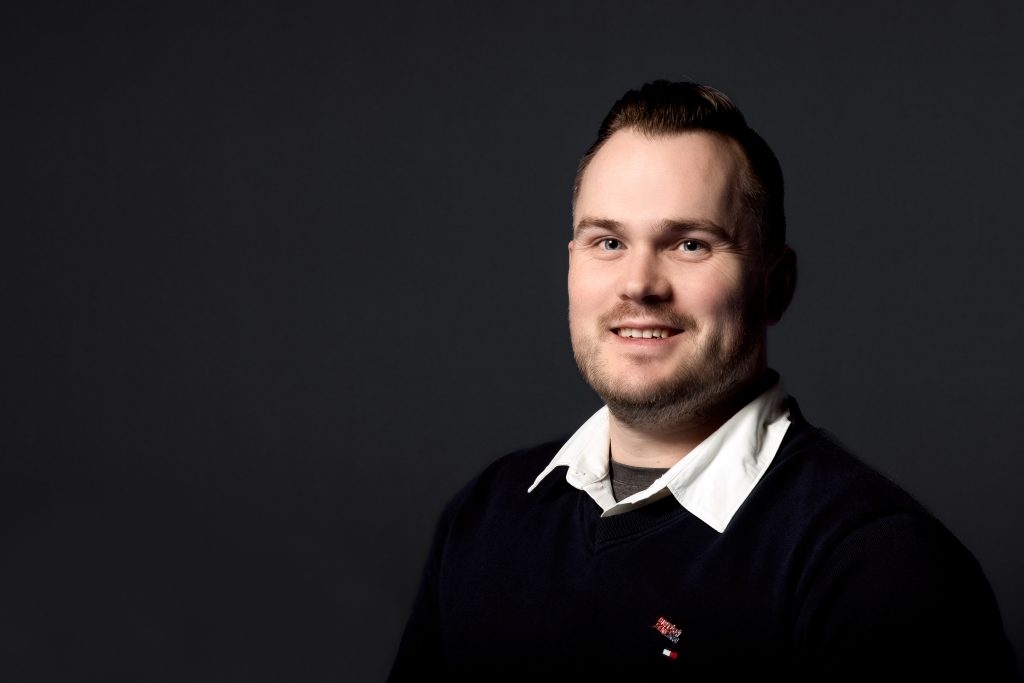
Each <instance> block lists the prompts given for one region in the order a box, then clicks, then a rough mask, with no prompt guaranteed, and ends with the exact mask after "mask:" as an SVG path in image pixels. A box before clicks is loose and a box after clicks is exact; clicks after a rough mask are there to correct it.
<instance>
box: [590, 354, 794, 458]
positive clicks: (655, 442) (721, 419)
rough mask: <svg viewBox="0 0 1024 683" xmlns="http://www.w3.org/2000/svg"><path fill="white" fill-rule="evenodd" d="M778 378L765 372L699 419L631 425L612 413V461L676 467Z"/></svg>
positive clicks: (610, 420)
mask: <svg viewBox="0 0 1024 683" xmlns="http://www.w3.org/2000/svg"><path fill="white" fill-rule="evenodd" d="M777 379H778V375H776V374H775V372H774V371H770V370H769V371H765V372H762V373H761V374H760V375H759V376H758V377H757V378H756V379H755V380H754V381H752V382H750V383H748V384H747V385H746V387H745V388H744V389H743V390H742V391H740V392H737V393H736V394H735V395H734V396H733V397H731V399H730V400H729V401H727V402H725V403H723V404H722V405H720V406H717V407H716V408H715V409H713V410H709V411H706V412H702V413H701V414H700V417H699V418H698V417H693V418H692V419H686V420H679V421H676V422H673V423H671V424H657V423H655V424H630V423H627V422H624V421H623V420H620V419H618V418H617V417H616V416H615V414H614V413H610V414H609V422H608V436H609V440H610V442H611V458H612V460H614V461H615V462H618V463H622V464H624V465H632V466H634V467H672V466H673V465H675V464H676V463H677V462H679V461H680V460H682V459H683V458H684V457H685V456H686V455H687V454H688V453H689V452H690V451H692V450H693V449H694V448H696V447H697V446H699V445H700V444H701V442H703V441H704V439H706V438H708V437H709V436H711V434H712V433H714V431H715V430H717V429H718V428H719V427H721V426H722V425H723V424H725V423H726V421H728V420H729V418H731V417H732V416H733V415H735V414H736V413H737V412H738V411H739V410H740V409H741V408H742V407H743V406H745V405H746V404H747V403H749V402H750V401H752V400H753V399H754V398H756V397H757V396H758V395H760V394H761V393H762V392H763V391H764V390H765V389H767V388H768V387H769V386H771V385H772V384H774V383H775V382H776V381H777Z"/></svg>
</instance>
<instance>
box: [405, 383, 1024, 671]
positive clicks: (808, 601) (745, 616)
mask: <svg viewBox="0 0 1024 683" xmlns="http://www.w3.org/2000/svg"><path fill="white" fill-rule="evenodd" d="M791 417H792V419H793V423H792V424H791V426H790V428H789V430H788V431H787V434H786V438H785V440H784V441H783V443H782V445H781V447H780V449H779V452H778V454H777V455H776V457H775V459H774V461H773V462H772V464H771V467H770V468H769V469H768V471H767V472H766V473H765V475H764V477H763V478H762V480H761V481H760V482H759V483H758V484H757V486H756V487H755V488H754V490H753V492H752V493H751V494H750V496H749V497H748V498H747V500H746V501H745V502H744V503H743V505H742V506H741V507H740V509H739V510H738V511H737V513H736V515H735V516H734V517H733V519H732V520H731V521H730V523H729V525H728V527H727V528H726V529H725V531H724V532H723V533H721V534H719V533H718V532H717V531H715V530H714V529H712V528H710V527H708V526H707V525H706V524H705V523H704V522H702V521H701V520H699V519H697V518H696V517H694V516H693V515H691V514H690V513H689V512H687V511H686V509H684V508H683V507H681V506H680V505H679V504H678V503H677V502H676V500H675V499H674V498H672V497H668V498H664V499H662V500H660V501H658V502H656V503H653V504H651V505H648V506H646V507H643V508H640V509H637V510H634V511H631V512H627V513H624V514H620V515H615V516H612V517H607V518H601V517H600V514H601V510H600V508H599V507H598V506H597V504H596V503H595V502H594V501H593V500H592V499H591V498H590V497H589V496H588V495H587V494H586V493H584V492H582V491H579V490H577V489H575V488H573V487H572V486H570V485H569V484H568V483H567V482H566V481H565V477H564V475H565V471H564V469H556V470H555V471H554V472H552V473H551V474H549V475H548V476H547V477H546V478H545V479H544V481H543V482H542V483H541V484H540V486H538V488H537V489H535V490H534V491H533V492H532V493H527V488H528V487H529V486H530V485H531V484H532V482H533V480H534V479H535V478H536V476H537V474H539V473H540V471H541V470H542V469H543V468H544V467H545V466H546V465H547V463H548V462H549V461H550V460H551V458H553V457H554V454H555V453H556V452H557V450H558V448H559V447H560V446H561V442H554V443H549V444H544V445H541V446H538V447H536V448H533V449H530V450H526V451H521V452H518V453H513V454H511V455H508V456H506V457H504V458H502V459H501V460H499V461H498V462H496V463H494V464H493V465H491V466H490V467H489V468H487V469H486V470H485V471H484V472H483V473H482V474H481V475H480V476H479V477H477V478H476V479H475V480H474V481H473V482H471V483H470V484H469V485H468V486H467V487H466V488H464V489H463V490H462V491H460V492H459V493H458V494H457V495H456V496H455V498H454V499H453V500H452V501H451V502H450V503H449V504H448V506H447V507H446V508H445V511H444V513H443V514H442V518H441V521H440V523H439V525H438V529H437V533H436V537H435V540H434V543H433V546H432V548H431V551H430V555H429V557H428V560H427V564H426V568H425V570H424V575H423V581H422V585H421V587H420V591H419V594H418V596H417V598H416V602H415V605H414V608H413V613H412V616H411V618H410V620H409V622H408V625H407V626H406V631H405V634H404V636H403V639H402V642H401V645H400V647H399V652H398V657H397V659H396V661H395V664H394V667H393V669H392V672H391V678H390V680H392V681H405V680H422V679H423V677H424V676H425V675H426V674H427V673H435V672H436V673H443V674H444V675H446V676H447V680H453V679H456V680H469V679H473V680H496V679H522V678H525V677H531V678H535V679H536V678H539V679H541V680H546V679H549V678H552V677H556V676H569V677H571V678H572V679H580V680H583V679H586V678H589V679H590V680H611V679H620V678H623V677H625V678H627V679H629V678H634V677H637V676H642V677H650V678H651V679H652V680H662V679H663V680H711V679H721V678H722V677H723V676H724V677H725V680H731V679H734V678H736V677H737V676H739V675H750V674H753V675H758V676H769V677H777V676H783V675H785V676H787V677H791V678H799V679H806V680H853V679H859V678H862V677H871V678H881V679H883V680H895V679H897V678H901V677H904V676H909V677H911V678H915V679H921V680H926V679H927V678H928V677H932V676H939V675H942V677H943V678H946V677H948V676H950V675H952V676H957V675H962V676H967V677H969V678H970V679H971V680H1011V679H1012V677H1013V669H1014V663H1013V653H1012V650H1011V648H1010V646H1009V643H1008V641H1007V640H1006V637H1005V634H1004V632H1003V627H1002V623H1001V620H1000V617H999V612H998V608H997V606H996V603H995V600H994V598H993V595H992V591H991V589H990V587H989V585H988V583H987V581H986V579H985V577H984V575H983V574H982V572H981V569H980V568H979V566H978V563H977V562H976V561H975V559H974V557H972V556H971V554H970V553H969V552H968V551H967V550H966V549H965V548H964V547H963V546H962V545H961V544H960V543H959V542H958V541H957V540H956V539H955V538H954V537H953V536H952V535H951V534H950V532H949V531H947V530H946V529H945V528H944V527H943V526H942V525H941V524H940V523H939V522H938V521H936V520H935V518H934V517H932V516H931V515H930V514H928V513H927V511H925V510H924V509H923V508H922V507H921V506H920V505H919V504H918V503H916V502H915V501H914V500H913V499H912V498H911V497H910V496H908V495H907V494H906V493H905V492H904V491H902V490H901V489H900V488H898V487H897V486H896V485H895V484H893V483H892V482H890V481H888V480H887V479H885V478H884V477H882V476H881V475H879V474H877V473H876V472H874V471H873V470H871V469H870V468H868V467H867V466H866V465H864V464H863V463H861V462H860V461H859V460H857V459H855V458H854V457H853V456H851V455H849V454H848V453H847V452H845V451H844V450H843V449H842V448H841V447H840V446H838V445H836V443H834V442H833V441H832V440H830V439H829V438H828V437H827V436H826V435H825V434H823V433H822V432H821V431H820V430H818V429H815V428H813V427H811V426H810V425H808V424H807V422H806V421H805V420H804V419H803V418H802V416H801V415H800V413H799V410H798V409H797V407H796V405H795V403H791ZM954 680H955V678H954Z"/></svg>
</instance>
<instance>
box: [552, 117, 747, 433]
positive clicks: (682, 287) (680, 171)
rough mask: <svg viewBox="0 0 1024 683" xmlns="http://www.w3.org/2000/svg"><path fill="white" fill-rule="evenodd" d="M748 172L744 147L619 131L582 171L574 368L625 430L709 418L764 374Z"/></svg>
mask: <svg viewBox="0 0 1024 683" xmlns="http://www.w3.org/2000/svg"><path fill="white" fill-rule="evenodd" d="M743 169H744V161H743V156H742V152H741V151H740V150H739V148H738V146H736V145H735V143H734V142H733V141H731V140H728V139H726V138H723V137H720V136H716V135H712V134H708V133H703V132H688V133H683V134H677V135H668V136H658V137H646V136H644V135H642V134H640V133H637V132H635V131H632V130H620V131H618V132H616V133H615V134H613V135H612V136H611V137H610V138H609V139H608V141H607V142H606V143H605V144H604V146H603V147H602V148H601V149H600V150H599V151H598V152H597V154H596V155H595V156H594V157H593V158H592V159H591V162H590V165H589V166H588V167H587V169H586V171H585V172H584V174H583V178H582V181H581V184H580V189H579V195H578V197H577V200H576V205H575V207H574V211H573V214H574V215H573V223H574V225H573V240H572V241H571V242H570V243H569V330H570V333H571V336H572V346H573V352H574V354H575V356H576V362H577V363H578V364H579V366H580V372H581V373H582V374H583V376H584V378H585V379H586V380H587V382H588V383H589V384H590V385H591V386H592V387H593V388H594V390H595V391H596V392H597V393H598V394H599V395H600V396H601V397H602V398H603V399H604V400H605V402H606V403H608V405H609V407H610V408H611V409H612V411H613V413H614V414H615V415H616V416H617V417H619V418H620V419H622V420H624V421H626V422H630V423H634V424H641V423H647V424H651V423H659V424H664V423H666V422H668V423H671V422H673V421H676V422H678V421H679V420H692V419H698V420H699V419H700V418H701V417H705V416H709V415H712V414H716V413H718V412H719V411H721V410H723V409H727V408H729V407H730V406H729V405H728V404H729V402H730V401H731V400H732V399H733V398H735V396H736V395H737V393H738V392H740V391H742V390H743V389H744V388H745V387H746V386H747V385H748V384H749V383H750V382H751V381H753V380H754V379H755V378H756V377H757V375H758V374H759V373H760V372H761V371H762V370H763V369H764V364H765V356H764V338H765V315H764V301H763V294H762V290H763V282H762V280H763V277H762V266H761V259H760V255H759V253H758V252H757V246H756V245H757V240H756V238H755V228H754V226H753V224H752V222H751V221H750V219H749V218H748V217H747V214H746V212H745V211H744V210H743V198H742V194H741V178H742V174H743Z"/></svg>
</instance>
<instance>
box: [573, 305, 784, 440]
mask: <svg viewBox="0 0 1024 683" xmlns="http://www.w3.org/2000/svg"><path fill="white" fill-rule="evenodd" d="M628 318H641V319H643V318H654V319H657V320H659V321H663V322H664V323H666V324H668V325H670V326H672V327H674V328H676V329H680V330H683V332H681V334H687V335H693V336H694V338H695V339H697V340H699V341H698V343H697V346H696V347H695V348H694V349H693V351H692V352H691V353H690V355H689V356H687V357H686V358H685V359H684V360H683V361H681V362H680V363H679V364H678V365H677V366H676V367H675V368H673V370H672V372H671V373H670V374H668V375H667V376H665V377H664V378H662V379H660V380H658V381H645V380H640V379H639V378H623V377H615V376H613V374H612V372H611V371H610V370H609V368H608V363H607V359H606V358H605V357H603V356H602V354H601V346H602V344H603V343H606V342H602V341H601V340H600V339H599V337H597V336H586V335H582V334H578V333H577V332H576V331H575V330H571V337H572V348H573V356H574V357H575V359H576V365H577V367H578V368H579V371H580V374H581V375H582V376H583V379H584V380H585V381H586V382H587V384H589V385H590V387H591V388H592V389H593V390H594V392H595V393H597V395H598V396H600V397H601V399H602V400H603V401H604V402H605V404H607V406H608V409H609V411H610V412H611V413H612V415H614V416H615V418H616V419H618V420H619V421H620V422H622V423H624V424H627V425H630V426H633V427H644V428H651V427H655V428H658V427H665V428H668V427H673V426H679V425H682V424H687V423H690V424H693V423H698V424H699V423H706V422H710V421H717V420H720V419H722V418H723V417H724V418H725V419H727V418H728V417H729V416H730V415H732V413H733V412H735V410H737V409H738V408H740V407H741V405H738V404H740V403H741V402H745V401H746V400H747V399H748V394H749V392H750V389H751V388H752V385H753V384H755V383H756V380H757V379H758V376H759V375H760V374H761V373H762V371H763V370H764V362H765V361H764V346H765V343H764V342H765V333H764V331H765V325H764V323H763V322H760V323H759V321H758V318H757V316H756V315H752V312H751V311H738V312H737V313H736V315H735V317H734V318H733V319H732V320H731V321H729V322H730V325H729V327H731V329H732V330H735V331H736V333H734V334H731V335H730V334H727V333H724V331H723V330H708V333H707V334H705V335H703V338H702V336H701V334H700V332H701V330H700V329H699V328H698V326H697V323H696V321H695V320H694V319H693V318H690V317H688V316H682V315H680V314H678V313H676V312H671V311H664V310H660V309H658V308H656V307H642V308H640V307H636V306H634V305H627V306H623V307H620V308H618V309H616V310H615V311H613V312H612V313H609V314H608V315H606V316H602V318H601V319H600V320H599V321H598V327H597V329H598V334H599V335H600V333H601V331H606V330H608V329H609V328H610V327H611V325H613V324H614V321H616V320H622V319H628ZM730 337H732V338H730Z"/></svg>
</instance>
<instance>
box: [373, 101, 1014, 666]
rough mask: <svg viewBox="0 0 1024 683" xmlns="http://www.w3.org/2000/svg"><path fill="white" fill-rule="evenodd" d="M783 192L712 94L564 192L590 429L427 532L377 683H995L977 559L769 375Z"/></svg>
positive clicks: (608, 154)
mask: <svg viewBox="0 0 1024 683" xmlns="http://www.w3.org/2000/svg"><path fill="white" fill-rule="evenodd" d="M782 197H783V187H782V172H781V170H780V168H779V165H778V162H777V161H776V159H775V156H774V154H773V153H772V152H771V150H770V148H769V147H768V146H767V144H765V142H764V141H763V140H762V139H761V138H760V137H759V136H758V135H757V134H756V133H755V132H754V131H753V130H751V129H750V128H749V127H748V126H747V124H746V122H745V121H744V118H743V116H742V115H741V113H740V112H739V111H738V110H737V109H736V108H735V106H734V105H733V104H732V102H731V101H730V100H729V99H728V98H727V97H726V96H725V95H724V94H722V93H720V92H718V91H716V90H714V89H712V88H708V87H706V86H701V85H697V84H693V83H668V82H664V81H659V82H656V83H652V84H648V85H645V86H644V87H643V88H641V89H640V90H639V91H630V92H628V93H627V94H626V95H625V96H624V97H623V98H622V99H621V100H619V102H617V103H616V104H615V106H614V107H613V108H612V110H611V112H610V113H609V115H608V116H607V118H606V119H605V121H604V123H603V124H602V126H601V129H600V131H599V133H598V137H597V140H596V142H595V143H594V144H593V146H592V147H591V148H590V150H589V151H588V152H587V153H586V154H585V155H584V157H583V159H582V161H581V163H580V166H579V170H578V173H577V178H576V185H575V189H574V203H573V235H572V241H571V242H570V243H569V328H570V334H571V338H572V346H573V351H574V355H575V357H576V361H577V363H578V365H579V368H580V371H581V373H582V375H583V377H584V378H585V379H586V380H587V382H588V383H589V384H590V385H591V387H593V389H594V391H596V392H597V393H598V394H599V395H600V397H601V398H602V399H603V400H604V402H605V404H606V405H605V407H604V408H602V409H601V410H600V411H598V412H597V414H595V415H594V416H593V417H592V418H590V419H589V420H588V421H587V422H586V423H585V424H584V425H583V426H581V427H580V428H579V429H578V430H577V431H576V433H575V434H573V436H571V437H570V438H569V439H568V440H567V441H561V442H555V443H550V444H544V445H541V446H538V447H536V448H533V449H530V450H527V451H523V452H519V453H515V454H512V455H510V456H506V457H505V458H503V459H501V460H499V461H498V462H497V463H495V464H493V465H492V466H491V467H489V468H488V469H487V470H485V471H484V472H483V473H482V474H481V475H480V476H479V477H478V478H477V479H476V480H474V481H473V482H472V483H471V484H470V485H469V486H467V487H466V488H465V489H463V490H462V491H461V492H460V493H459V494H458V495H457V496H456V497H455V498H454V499H453V500H452V502H451V503H450V504H449V505H448V506H447V508H446V509H445V511H444V513H443V515H442V519H441V522H440V524H439V527H438V531H437V535H436V538H435V541H434V545H433V548H432V550H431V554H430V557H429V559H428V562H427V566H426V569H425V572H424V578H423V583H422V586H421V589H420V593H419V595H418V597H417V600H416V604H415V607H414V610H413V614H412V617H411V618H410V620H409V624H408V625H407V627H406V632H405V635H404V637H403V640H402V644H401V646H400V649H399V653H398V657H397V659H396V662H395V665H394V668H393V670H392V680H396V681H397V680H408V679H413V678H415V679H421V678H423V677H424V676H425V675H426V674H427V673H431V672H437V673H444V674H446V675H447V676H448V677H449V678H456V679H469V678H473V679H476V680H490V679H494V678H516V679H519V678H523V677H526V676H530V677H533V678H539V679H546V678H551V677H553V676H555V675H560V676H562V675H566V674H569V675H572V676H573V678H574V679H577V678H578V679H579V680H595V679H596V680H605V679H609V680H610V679H623V678H626V677H629V678H635V677H643V676H649V675H658V676H661V677H664V678H676V679H680V680H682V679H690V680H707V679H710V678H712V677H715V678H719V679H721V678H723V677H724V678H725V679H726V680H729V679H732V678H735V677H737V676H739V675H746V674H757V675H759V676H761V677H765V676H767V677H769V678H771V677H774V676H783V675H786V676H789V677H797V678H806V679H814V680H834V679H853V678H861V677H864V676H872V677H874V678H883V679H886V678H895V677H898V676H913V677H915V678H920V679H926V678H927V677H929V676H938V675H940V674H944V675H954V676H956V675H960V676H968V675H969V676H971V678H972V679H976V680H988V679H998V678H1010V677H1011V676H1012V668H1013V663H1012V652H1011V650H1010V648H1009V645H1008V643H1007V641H1006V638H1005V635H1004V633H1003V629H1002V625H1001V621H1000V617H999V613H998V609H997V606H996V604H995V601H994V599H993V596H992V592H991V589H990V588H989V586H988V584H987V582H986V580H985V578H984V576H983V575H982V573H981V571H980V569H979V567H978V564H977V562H976V561H975V559H974V558H973V557H972V556H971V555H970V553H969V552H968V551H967V550H966V549H965V548H964V547H963V546H962V545H961V544H960V543H959V542H957V541H956V540H955V539H954V538H953V537H952V536H951V535H950V533H949V532H948V531H947V530H946V529H945V528H944V527H943V526H942V525H941V524H939V523H938V522H937V521H936V520H935V519H934V518H933V517H932V516H930V515H929V514H928V513H927V512H926V511H925V510H924V509H923V508H922V507H921V506H920V505H918V504H917V503H916V502H915V501H914V500H913V499H911V498H910V497H909V496H908V495H907V494H906V493H904V492H903V491H901V490H900V489H899V488H897V487H896V486H895V485H894V484H892V483H891V482H889V481H887V480H886V479H884V478H883V477H881V476H880V475H878V474H877V473H875V472H873V471H872V470H870V469H869V468H868V467H867V466H865V465H864V464H862V463H860V462H859V461H858V460H856V459H855V458H854V457H853V456H851V455H849V454H847V453H846V452H845V451H844V450H843V449H842V448H841V447H840V446H838V445H837V444H836V443H834V442H833V441H832V440H830V439H829V438H828V436H826V435H825V434H824V433H822V432H821V431H819V430H818V429H816V428H814V427H812V426H810V425H809V424H808V423H807V422H806V420H804V418H803V417H802V416H801V414H800V411H799V408H798V407H797V405H796V403H795V402H794V401H793V400H792V399H790V398H787V397H785V396H784V395H783V394H782V392H781V390H780V387H779V382H778V375H777V374H776V373H774V372H773V371H771V370H770V369H768V368H767V361H766V357H767V356H766V328H767V326H768V325H770V324H772V323H774V322H776V321H778V320H779V319H780V318H781V317H782V314H783V312H784V311H785V309H786V307H787V305H788V303H789V301H790V299H791V297H792V293H793V288H794V284H795V281H796V258H795V255H794V253H793V251H792V250H791V249H790V248H789V247H787V246H786V244H785V219H784V212H783V205H782Z"/></svg>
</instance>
